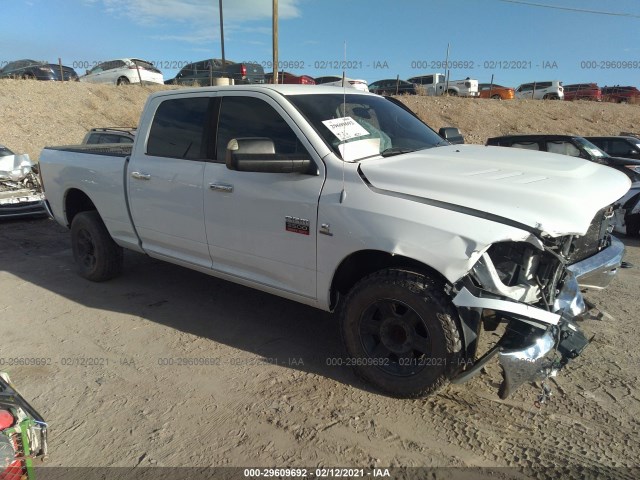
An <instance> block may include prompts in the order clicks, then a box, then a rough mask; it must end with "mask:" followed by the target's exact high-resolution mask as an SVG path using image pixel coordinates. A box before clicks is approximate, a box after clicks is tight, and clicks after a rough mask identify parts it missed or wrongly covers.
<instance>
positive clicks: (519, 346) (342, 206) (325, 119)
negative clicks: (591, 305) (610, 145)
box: [40, 85, 630, 398]
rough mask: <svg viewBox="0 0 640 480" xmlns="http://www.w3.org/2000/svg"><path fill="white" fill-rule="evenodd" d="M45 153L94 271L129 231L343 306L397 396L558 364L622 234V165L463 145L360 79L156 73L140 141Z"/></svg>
mask: <svg viewBox="0 0 640 480" xmlns="http://www.w3.org/2000/svg"><path fill="white" fill-rule="evenodd" d="M532 159H533V160H535V161H532ZM40 163H41V168H42V175H43V180H44V185H45V191H46V198H47V202H48V204H49V205H50V208H51V210H52V214H53V216H54V218H55V219H56V220H57V221H58V222H59V223H60V224H61V225H64V226H66V227H68V228H69V229H70V231H71V244H72V252H73V256H74V258H75V262H76V264H77V269H78V271H79V273H80V274H81V275H82V276H84V277H85V278H87V279H89V280H92V281H104V280H109V279H111V278H113V277H115V276H117V275H118V274H120V273H121V271H122V265H123V255H122V250H123V248H127V249H131V250H133V251H136V252H140V253H142V254H147V255H149V256H151V257H154V258H158V259H162V260H166V261H169V262H172V263H175V264H178V265H182V266H184V267H187V268H191V269H194V270H197V271H200V272H204V273H206V274H210V275H214V276H217V277H219V278H222V279H226V280H231V281H233V282H237V283H240V284H243V285H247V286H250V287H253V288H256V289H259V290H263V291H266V292H270V293H273V294H276V295H279V296H281V297H285V298H288V299H291V300H295V301H298V302H301V303H304V304H307V305H310V306H313V307H316V308H319V309H323V310H326V311H331V312H338V313H339V321H340V328H341V331H342V337H343V341H344V345H345V349H346V358H347V359H348V361H347V362H346V363H348V364H350V365H353V366H354V368H355V370H356V373H357V374H358V375H360V376H361V377H362V378H363V379H365V380H366V381H367V382H369V383H371V384H372V385H374V386H375V387H376V388H378V389H380V390H382V391H384V392H387V393H389V394H391V395H394V396H400V397H415V396H422V395H426V394H430V393H433V392H435V391H437V390H438V389H440V388H441V387H443V386H444V385H445V384H447V383H448V382H449V381H452V382H456V383H462V382H464V381H466V380H468V379H470V378H472V377H473V376H474V375H476V374H478V373H479V372H480V371H481V370H482V368H483V366H484V365H485V364H486V363H487V362H488V361H490V360H491V359H492V358H493V359H494V360H495V357H497V358H498V361H499V363H500V365H501V366H502V369H503V373H504V379H503V382H502V386H501V388H500V390H499V394H500V396H501V397H503V398H505V397H507V396H508V395H509V394H510V393H511V392H513V391H514V390H515V389H516V388H518V387H519V386H520V385H522V384H523V383H525V382H529V381H534V380H540V379H544V378H546V377H547V376H549V375H553V374H554V373H555V372H556V371H557V370H559V369H560V368H561V367H563V366H564V365H565V364H567V362H569V360H570V359H572V358H575V357H577V356H578V355H579V354H580V353H581V352H582V350H583V349H584V348H585V347H586V345H587V344H588V340H587V337H586V335H585V334H583V333H582V330H581V328H580V327H579V326H578V324H577V323H576V320H577V319H580V318H582V317H583V316H584V315H585V313H586V311H587V307H586V306H585V302H584V301H583V297H582V293H581V289H583V288H604V287H606V286H607V284H608V283H609V282H610V281H611V279H612V278H613V277H614V276H615V273H616V270H617V268H618V267H619V266H620V264H621V261H622V256H623V253H624V247H623V245H622V243H621V242H620V241H618V240H617V239H616V238H615V237H613V236H611V235H610V230H609V221H610V219H611V218H610V215H611V210H610V207H609V205H610V204H611V203H612V202H613V201H615V200H616V199H617V198H620V197H621V196H622V195H623V194H624V193H625V192H626V191H627V190H628V188H629V183H630V182H629V180H628V178H627V177H625V176H624V175H622V174H621V173H620V172H617V171H615V170H612V169H609V168H607V167H603V166H601V165H597V164H595V163H593V162H588V161H585V160H583V159H580V158H569V157H568V158H567V159H566V161H565V162H563V163H560V162H558V161H557V160H556V155H551V154H545V153H539V152H528V151H516V150H513V149H504V148H489V147H484V146H474V145H451V144H450V143H449V142H447V141H445V140H443V138H442V137H440V136H439V135H438V134H436V133H435V132H434V131H433V130H432V129H431V128H429V127H428V126H427V125H426V124H424V123H423V122H422V121H420V120H419V119H418V117H416V116H415V115H413V114H412V112H411V111H410V110H408V109H407V108H406V107H403V106H402V105H401V104H400V103H399V101H398V100H396V99H394V98H385V97H381V96H378V95H375V94H371V93H366V92H361V91H358V90H356V89H349V90H348V91H344V90H338V89H336V88H335V87H324V86H303V85H243V86H226V87H213V88H210V87H207V88H200V89H185V90H171V91H162V92H156V93H154V94H152V95H150V96H149V98H148V100H147V103H146V106H145V109H144V111H143V113H142V117H141V119H140V122H139V127H138V133H137V135H136V138H135V141H134V143H133V145H132V146H131V145H129V146H127V145H113V146H111V147H109V146H105V145H101V146H91V145H81V146H63V147H48V148H45V149H44V150H43V152H42V154H41V156H40ZM212 295H214V296H215V292H212ZM265 321H268V319H265ZM301 321H302V320H301ZM501 323H502V324H507V325H508V328H506V329H505V330H504V331H503V335H502V336H501V337H500V340H499V341H498V342H497V343H495V344H494V345H493V346H491V347H490V349H488V350H487V351H484V352H480V351H478V338H479V335H480V334H481V331H482V330H483V329H484V330H495V329H496V328H497V327H498V326H499V324H501Z"/></svg>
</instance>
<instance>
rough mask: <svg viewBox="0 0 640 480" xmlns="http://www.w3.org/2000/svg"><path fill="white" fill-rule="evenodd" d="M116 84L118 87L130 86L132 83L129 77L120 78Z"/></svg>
mask: <svg viewBox="0 0 640 480" xmlns="http://www.w3.org/2000/svg"><path fill="white" fill-rule="evenodd" d="M116 83H117V84H118V85H129V84H130V83H131V82H130V81H129V79H128V78H127V77H120V78H119V79H118V81H117V82H116Z"/></svg>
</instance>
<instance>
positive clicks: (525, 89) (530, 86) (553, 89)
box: [516, 80, 564, 100]
mask: <svg viewBox="0 0 640 480" xmlns="http://www.w3.org/2000/svg"><path fill="white" fill-rule="evenodd" d="M516 98H518V99H533V100H562V99H564V89H563V88H562V82H561V81H559V80H548V81H544V82H531V83H523V84H522V85H520V86H518V88H516Z"/></svg>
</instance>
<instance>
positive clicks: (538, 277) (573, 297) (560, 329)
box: [452, 207, 624, 398]
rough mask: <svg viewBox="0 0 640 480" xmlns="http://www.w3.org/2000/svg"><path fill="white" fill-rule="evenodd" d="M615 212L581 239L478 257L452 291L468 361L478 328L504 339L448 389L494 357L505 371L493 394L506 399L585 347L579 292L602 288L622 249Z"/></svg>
mask: <svg viewBox="0 0 640 480" xmlns="http://www.w3.org/2000/svg"><path fill="white" fill-rule="evenodd" d="M612 221H613V209H612V208H611V207H608V208H604V209H602V210H601V211H599V212H598V213H597V214H596V216H595V217H594V219H593V221H592V223H591V226H590V227H589V229H588V231H587V232H586V233H585V235H581V236H574V235H569V236H564V237H557V238H546V237H544V236H535V237H533V236H532V237H531V238H530V240H529V241H528V242H502V243H496V244H493V245H491V246H490V247H489V248H488V249H487V250H486V251H485V252H483V253H482V255H481V256H480V258H479V260H478V261H477V262H476V264H475V265H474V266H473V268H472V269H471V271H470V272H469V273H468V275H466V276H465V277H464V278H463V279H461V281H460V282H458V284H457V285H455V290H454V291H453V292H452V294H454V295H455V296H454V299H453V303H454V304H455V305H456V306H457V307H458V311H459V313H460V316H461V319H462V321H463V323H464V327H465V328H464V330H465V340H466V343H467V347H468V354H469V356H473V357H475V356H476V355H475V354H476V352H475V349H476V348H477V337H478V336H479V334H480V327H481V326H482V328H484V330H485V331H495V330H496V329H497V328H498V326H499V325H500V324H506V329H505V330H504V334H503V336H502V337H501V338H500V340H499V341H498V342H497V344H495V345H494V346H493V347H492V348H491V349H490V350H489V351H488V352H486V353H484V354H483V355H482V356H481V357H480V358H478V359H477V360H476V361H475V362H474V363H473V365H472V366H471V367H470V368H467V369H466V370H465V371H463V372H462V373H461V374H459V375H458V377H456V378H454V379H453V381H454V383H463V382H464V381H467V380H469V379H470V378H472V377H473V376H475V375H476V374H477V373H478V372H479V371H480V369H481V368H482V367H483V366H484V365H485V364H486V363H487V362H488V361H489V360H490V359H491V358H493V357H494V356H495V355H497V356H498V360H499V362H500V365H501V366H502V368H503V376H504V378H503V383H502V385H501V387H500V391H499V395H500V397H501V398H506V397H508V396H509V394H510V393H512V392H513V391H514V390H515V389H517V388H518V387H519V386H520V385H522V384H523V383H525V382H535V381H541V380H544V379H546V378H548V377H550V376H555V375H556V373H557V372H558V371H559V370H560V369H561V368H563V367H564V366H565V365H567V363H568V362H569V361H570V360H571V359H573V358H576V357H577V356H578V355H580V353H581V352H582V351H583V350H584V348H585V347H586V346H587V345H588V344H589V341H590V340H589V339H588V338H587V337H586V336H585V334H584V333H583V332H582V331H581V330H580V328H579V327H578V324H577V323H576V322H577V321H580V320H582V319H583V318H584V316H585V315H586V313H587V312H588V307H587V304H586V303H585V301H584V299H583V297H582V293H581V289H586V288H595V289H601V288H604V287H606V286H607V285H608V283H609V282H610V280H611V278H613V276H614V275H615V273H616V269H617V268H618V267H619V266H620V262H621V258H622V254H623V252H624V247H623V246H622V244H621V242H619V241H618V240H617V239H615V238H614V237H612V236H611V235H610V234H611V231H612Z"/></svg>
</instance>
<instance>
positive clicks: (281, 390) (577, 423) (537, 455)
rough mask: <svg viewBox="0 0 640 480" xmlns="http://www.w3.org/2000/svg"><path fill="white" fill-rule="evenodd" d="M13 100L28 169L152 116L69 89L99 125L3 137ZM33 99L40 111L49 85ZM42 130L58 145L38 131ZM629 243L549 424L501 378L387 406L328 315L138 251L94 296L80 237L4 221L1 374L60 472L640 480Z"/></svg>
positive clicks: (6, 89) (610, 129) (485, 131)
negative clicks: (409, 471)
mask: <svg viewBox="0 0 640 480" xmlns="http://www.w3.org/2000/svg"><path fill="white" fill-rule="evenodd" d="M18 83H20V82H16V83H12V82H0V112H2V115H3V122H2V125H1V126H0V141H1V142H2V143H6V144H7V145H9V146H10V147H12V148H15V149H16V150H22V151H27V152H28V153H30V154H32V155H34V154H36V152H37V151H38V148H39V147H40V146H41V145H43V144H51V143H74V142H76V141H79V139H80V138H81V137H82V135H84V129H86V128H88V127H90V126H97V125H105V124H118V125H123V124H131V123H130V122H134V121H135V120H134V119H135V118H137V111H136V112H135V114H134V113H133V112H131V115H130V116H129V117H127V118H126V119H123V120H122V121H119V120H120V119H119V118H118V117H117V116H115V115H114V114H113V113H109V114H108V113H106V112H108V111H110V109H111V108H113V109H115V110H114V111H124V109H123V107H122V105H109V104H110V103H111V101H112V100H113V99H114V98H115V97H117V98H121V99H122V100H123V101H125V102H132V103H133V104H135V108H139V107H140V106H141V105H142V102H143V100H144V99H143V98H142V97H143V96H145V95H146V94H145V95H143V94H142V93H140V94H138V93H136V91H134V90H133V89H134V88H140V87H129V88H125V89H115V88H111V87H100V88H95V86H90V87H91V88H89V87H87V86H85V85H64V86H62V88H61V91H67V89H68V90H69V91H72V90H73V88H76V87H77V89H78V90H73V91H75V92H76V93H77V92H85V93H86V92H92V93H91V94H92V95H94V96H93V97H90V98H89V97H87V98H80V97H79V95H75V96H74V99H73V100H72V99H71V98H70V97H69V98H66V99H65V100H64V101H65V102H66V101H68V102H70V106H69V108H76V107H77V108H80V106H81V105H85V104H86V105H93V106H95V108H96V111H94V115H95V117H91V119H89V117H86V118H85V117H84V115H85V114H86V115H89V114H88V113H87V110H86V109H85V110H82V111H83V112H84V113H82V115H79V116H78V118H77V119H75V120H72V119H73V118H74V116H72V115H70V114H69V116H66V115H67V113H64V114H61V117H62V118H60V119H57V117H56V114H55V112H52V111H46V112H43V117H44V119H38V120H36V119H34V118H32V117H31V115H23V116H19V115H17V114H15V115H14V116H13V117H11V120H10V121H7V120H6V117H7V112H9V111H17V110H19V109H23V112H24V113H31V111H30V110H28V108H30V107H29V105H31V103H29V101H27V100H25V98H28V97H29V96H28V95H26V94H25V95H26V96H24V97H23V95H22V94H20V95H18V93H17V92H18V90H19V89H18V87H16V86H15V85H17V84H18ZM27 83H29V84H30V85H29V88H30V89H33V91H32V92H31V93H30V94H29V95H33V98H34V100H33V102H32V103H33V105H40V104H38V103H37V102H38V101H39V100H38V98H39V95H46V92H47V91H49V90H47V89H50V88H54V87H53V86H52V85H41V84H40V83H37V82H27ZM72 87H73V88H72ZM55 88H59V87H55ZM103 88H104V90H103ZM142 90H143V89H140V91H142ZM99 92H106V93H104V96H106V97H107V98H102V97H103V95H102V94H101V93H99ZM147 93H148V92H147ZM87 95H88V94H87ZM10 96H15V97H19V98H14V99H13V100H12V99H11V98H9V97H10ZM112 96H113V97H112ZM75 97H77V98H75ZM56 98H58V97H56ZM407 100H408V101H413V99H407ZM423 100H425V101H428V103H427V104H425V105H428V106H430V107H431V108H434V106H440V107H441V108H442V109H443V112H444V113H443V112H439V111H437V112H436V113H434V114H433V115H438V117H437V118H441V119H443V122H444V120H449V118H448V115H449V114H448V113H446V111H449V109H451V110H453V109H454V106H455V108H456V109H457V108H458V107H460V106H462V107H460V108H463V109H467V112H469V111H476V110H478V109H479V108H480V107H479V105H480V103H475V102H474V101H473V100H465V99H423ZM60 101H61V102H63V100H60ZM416 101H417V100H416ZM73 102H75V103H73ZM525 103H526V102H525ZM529 103H531V105H525V107H527V108H529V107H530V109H531V111H532V112H535V111H537V110H542V109H549V110H548V112H551V113H548V114H549V115H551V114H553V115H558V116H559V117H560V113H553V112H556V109H559V108H560V107H561V106H564V107H566V108H567V109H568V111H569V112H573V108H574V106H573V104H572V105H569V106H566V105H563V104H561V103H560V102H555V103H553V104H552V102H539V103H536V104H533V102H529ZM11 105H13V106H11ZM447 105H448V106H449V107H447V108H445V106H447ZM483 105H487V110H491V111H490V112H489V115H490V117H491V118H494V117H493V116H494V115H495V118H503V117H504V118H512V117H511V116H510V115H511V114H510V113H509V114H508V113H505V112H508V111H510V110H511V109H515V108H516V103H512V104H509V102H492V101H489V100H487V101H485V103H483ZM523 105H524V104H523ZM538 105H540V106H538ZM576 105H578V104H576ZM580 105H583V106H584V109H585V110H584V112H586V113H584V112H583V113H581V114H580V115H578V116H577V117H576V118H573V116H574V113H571V115H569V114H565V113H563V114H562V115H566V116H565V117H564V118H571V120H568V122H573V121H575V122H578V120H577V119H582V120H584V122H583V123H581V125H588V124H589V121H587V118H588V117H589V115H592V114H593V115H596V113H597V112H604V113H602V115H603V116H602V117H598V118H613V117H614V116H615V117H616V118H617V120H618V122H619V123H615V125H610V124H609V123H610V122H608V121H607V122H604V120H597V122H598V123H600V124H603V123H606V124H607V127H606V129H604V128H603V130H606V132H603V133H617V131H618V130H620V129H630V128H632V127H633V126H634V125H637V120H634V119H637V118H638V115H639V113H638V112H640V107H638V106H631V105H597V104H589V105H584V104H580ZM580 105H578V106H580ZM41 106H42V105H40V106H34V107H33V108H34V109H36V110H37V109H38V108H41ZM93 106H92V107H91V108H92V109H93V108H94V107H93ZM489 107H490V108H489ZM60 108H61V109H62V110H64V108H65V107H63V103H61V104H60ZM83 108H84V107H83ZM420 108H427V106H422V107H420ZM575 108H577V107H575ZM133 109H134V108H133V107H132V110H133ZM627 109H629V110H627ZM631 109H635V110H633V112H632V110H631ZM545 111H546V110H545ZM581 111H583V110H581ZM557 112H559V110H558V111H557ZM615 112H623V113H628V112H632V113H629V115H628V116H625V115H622V114H621V115H615ZM19 118H22V120H18V119H19ZM534 118H537V117H535V116H534V115H533V113H532V114H531V116H530V117H527V115H519V120H517V119H516V120H508V121H507V120H500V121H499V123H500V127H499V129H500V131H498V127H495V129H494V130H491V132H489V127H488V126H486V125H485V126H484V127H483V128H479V129H478V130H477V131H476V130H472V127H471V125H473V124H476V123H477V124H478V125H481V124H484V123H488V122H487V121H486V120H484V121H483V120H481V119H478V118H475V119H472V118H467V119H466V120H465V118H464V117H463V116H458V117H455V118H454V117H453V116H452V117H451V120H452V121H453V120H456V119H457V120H459V125H461V126H462V127H463V129H465V130H466V131H467V133H471V132H473V133H471V135H472V136H473V138H476V137H477V138H480V137H481V136H485V135H489V134H491V135H493V134H498V133H501V132H503V130H502V129H503V128H505V129H510V128H513V126H509V125H507V124H508V123H512V122H516V123H517V122H521V124H522V125H526V124H527V122H533V121H534V120H533V119H534ZM591 118H592V121H595V120H593V117H591ZM98 120H99V121H100V123H97V122H98ZM463 120H464V121H467V122H469V123H468V124H463V123H462V121H463ZM582 120H581V121H582ZM41 122H45V124H47V125H49V127H48V128H49V130H40V131H38V129H39V128H40V127H42V125H43V123H41ZM46 122H49V123H46ZM505 122H506V123H507V124H505ZM558 122H560V120H558ZM634 122H635V123H634ZM576 124H577V123H575V124H573V123H571V124H570V123H567V126H566V128H574V127H573V125H576ZM467 125H469V126H467ZM536 125H538V127H536V128H538V129H542V128H543V127H542V126H541V125H542V124H541V123H537V124H536ZM557 125H558V126H556V125H554V129H555V128H556V127H557V128H560V127H559V125H561V123H558V124H557ZM36 126H38V128H35V127H36ZM434 126H435V127H436V128H437V127H439V126H442V125H438V124H435V125H434ZM566 128H563V130H566ZM576 128H577V127H576ZM594 128H595V127H594ZM538 131H540V130H538ZM51 132H55V134H54V133H51ZM476 132H479V133H476ZM586 133H594V131H593V130H590V131H588V132H586ZM7 138H9V140H11V141H9V140H7ZM57 140H59V141H57ZM623 240H624V242H625V244H626V245H627V255H626V260H627V261H629V262H632V263H633V264H634V265H635V266H634V267H633V268H629V269H624V270H621V271H620V273H619V275H618V277H617V278H616V279H615V280H614V283H613V284H612V286H611V287H610V288H609V289H607V290H605V291H603V292H597V293H590V294H588V296H587V298H588V299H590V300H591V301H594V302H595V303H597V304H598V305H599V308H600V310H601V312H602V314H603V316H602V320H589V321H586V322H585V323H584V324H583V328H584V329H585V330H586V332H587V333H589V334H591V335H594V334H595V339H594V341H593V343H592V344H591V345H590V346H589V347H588V349H587V350H586V351H585V352H584V354H583V355H582V356H581V357H580V358H579V359H577V360H576V361H574V362H572V363H571V364H570V365H569V367H568V368H567V369H566V370H565V371H563V372H562V373H561V375H560V376H559V377H558V378H557V380H556V381H555V382H551V386H552V388H553V392H554V396H553V397H552V400H551V403H550V404H548V405H546V406H543V408H542V409H536V408H535V407H534V406H533V403H534V401H535V400H536V396H537V393H538V392H537V391H536V390H534V389H533V388H532V387H523V388H521V389H520V390H518V391H517V392H516V393H515V394H514V395H513V396H512V397H511V398H509V399H508V400H506V401H501V400H499V399H498V396H497V393H496V392H497V386H498V384H499V382H500V380H501V375H500V369H499V367H498V366H497V364H495V363H492V364H490V365H489V367H488V368H487V372H486V374H485V375H482V376H480V377H478V378H475V379H474V380H472V381H471V382H470V383H468V384H466V385H457V386H448V387H446V388H445V389H444V390H443V391H442V392H441V393H440V394H438V395H437V396H434V397H430V398H427V399H422V400H398V399H393V398H389V397H386V396H383V395H380V394H378V393H376V392H373V391H371V390H369V389H368V388H367V387H366V386H365V385H363V384H362V383H361V382H360V381H359V380H358V379H357V378H356V377H355V376H354V375H353V373H352V372H351V370H350V369H349V368H347V367H336V366H331V365H330V364H331V363H332V362H331V359H333V358H341V357H342V355H343V350H342V347H341V344H340V341H339V331H338V326H337V322H336V318H335V317H333V316H331V315H330V314H327V313H324V312H321V311H318V310H315V309H312V308H309V307H305V306H302V305H299V304H297V303H293V302H290V301H287V300H283V299H280V298H277V297H274V296H271V295H268V294H265V293H261V292H257V291H255V290H252V289H248V288H245V287H242V286H238V285H235V284H232V283H228V282H225V281H222V280H217V279H215V278H212V277H208V276H206V275H203V274H200V273H197V272H193V271H190V270H187V269H183V268H180V267H177V266H173V265H170V264H167V263H163V262H160V261H156V260H153V259H150V258H147V257H145V256H142V255H138V254H135V253H131V252H128V253H127V254H126V255H125V272H124V274H123V275H122V276H121V277H119V278H117V279H116V280H113V281H110V282H107V283H101V284H96V283H91V282H88V281H86V280H83V279H82V278H80V277H79V276H78V275H76V273H75V272H74V266H73V262H72V258H71V251H70V244H69V235H68V232H67V231H66V230H65V229H63V228H62V227H60V226H58V225H57V224H55V223H54V222H52V221H50V220H48V219H39V220H22V221H9V222H7V221H5V222H1V223H0V327H1V333H0V339H1V341H0V370H4V371H8V372H9V373H10V374H11V376H12V379H13V381H14V383H15V384H16V385H17V387H18V388H19V389H20V390H21V391H22V393H23V395H24V396H25V397H26V398H27V399H29V400H30V401H31V403H32V404H33V405H34V406H35V407H36V408H37V409H38V410H40V412H41V413H42V414H43V416H44V417H45V418H46V419H47V420H48V422H49V424H50V438H49V443H50V456H49V460H48V461H47V465H49V466H53V467H56V466H60V467H87V466H90V467H134V466H138V467H151V466H165V467H185V466H193V467H210V466H216V467H231V466H235V467H238V466H243V467H246V466H252V467H287V466H289V467H293V466H298V467H316V466H325V467H336V466H341V467H360V468H372V467H484V468H488V469H489V471H490V472H491V473H490V474H489V473H487V475H486V477H482V476H479V475H480V473H479V471H475V470H474V471H472V473H473V476H471V477H468V476H465V477H455V475H453V474H452V473H451V471H447V472H444V473H441V474H439V475H438V476H436V475H435V474H433V475H432V474H430V475H424V476H422V478H496V475H497V478H507V477H508V478H529V477H533V478H559V477H558V476H557V475H555V474H554V475H550V473H549V472H550V471H549V470H547V468H549V467H563V468H565V469H564V470H563V473H562V478H569V479H572V478H575V479H579V478H611V479H618V478H624V479H636V478H638V473H639V470H637V469H638V468H640V461H639V460H638V459H639V458H640V420H639V417H640V392H639V391H638V381H639V376H640V373H639V372H640V349H639V348H638V344H639V343H640V328H639V326H640V325H639V318H638V313H639V308H638V305H639V303H640V302H639V300H638V292H639V291H640V241H638V240H634V239H628V238H623ZM500 467H513V468H514V470H502V469H501V468H500ZM634 468H635V469H636V470H633V469H634ZM463 472H464V471H463ZM106 478H110V477H106ZM181 478H187V477H181Z"/></svg>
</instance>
